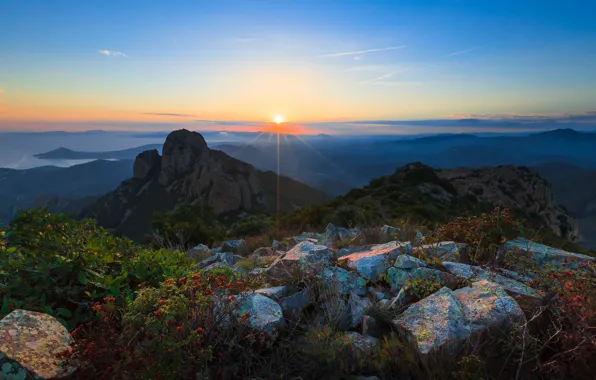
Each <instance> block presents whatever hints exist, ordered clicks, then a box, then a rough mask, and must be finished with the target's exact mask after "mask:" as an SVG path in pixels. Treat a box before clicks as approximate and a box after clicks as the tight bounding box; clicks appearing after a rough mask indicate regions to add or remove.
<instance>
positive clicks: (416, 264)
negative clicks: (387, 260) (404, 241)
mask: <svg viewBox="0 0 596 380" xmlns="http://www.w3.org/2000/svg"><path fill="white" fill-rule="evenodd" d="M393 266H394V267H396V268H399V269H416V268H424V267H426V263H425V262H424V261H422V260H420V259H418V258H416V257H414V256H410V255H400V256H398V257H397V258H396V259H395V263H394V264H393Z"/></svg>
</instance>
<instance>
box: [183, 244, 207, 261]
mask: <svg viewBox="0 0 596 380" xmlns="http://www.w3.org/2000/svg"><path fill="white" fill-rule="evenodd" d="M210 253H211V252H210V250H209V247H207V246H206V245H205V244H199V245H197V246H195V247H193V248H191V249H190V250H188V252H186V257H188V258H189V259H192V260H197V259H200V258H203V257H205V256H207V255H209V254H210Z"/></svg>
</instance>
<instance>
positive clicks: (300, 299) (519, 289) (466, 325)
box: [0, 225, 594, 379]
mask: <svg viewBox="0 0 596 380" xmlns="http://www.w3.org/2000/svg"><path fill="white" fill-rule="evenodd" d="M380 231H382V233H383V234H384V235H385V236H384V239H385V240H386V241H387V243H383V244H368V245H367V244H362V243H363V242H362V234H361V231H360V230H358V229H356V228H355V229H345V228H337V227H334V226H333V225H329V226H327V228H326V230H325V231H324V232H323V233H311V232H305V233H303V234H302V235H300V236H294V237H291V238H288V239H285V240H284V241H281V242H277V241H275V242H274V243H273V244H272V246H271V247H263V248H259V249H257V250H256V251H254V252H252V253H251V252H249V251H248V248H247V246H246V243H245V242H244V241H243V240H231V241H227V242H225V243H224V244H223V245H222V246H221V247H216V248H210V247H207V246H204V245H199V246H197V247H195V248H193V249H191V250H190V251H188V252H187V255H188V256H190V257H193V258H195V259H196V261H197V268H196V269H197V271H199V270H200V271H204V272H206V273H208V272H209V271H212V270H214V269H217V268H222V267H230V268H233V270H234V271H237V272H239V273H243V275H246V276H256V277H260V278H262V279H263V280H264V283H265V286H263V287H262V288H260V289H257V290H254V291H248V292H245V293H242V294H241V295H240V296H239V297H238V299H237V303H236V304H235V310H234V315H237V316H243V317H246V315H249V316H250V318H249V320H248V324H249V326H250V327H251V328H252V329H254V330H256V331H260V332H263V333H264V334H266V335H267V336H268V337H269V341H270V342H274V341H275V339H276V338H277V336H278V333H279V332H280V331H281V330H282V329H284V328H287V327H288V326H292V325H296V324H298V323H300V320H301V318H303V317H304V316H305V315H309V316H310V317H309V319H308V320H309V321H311V323H316V321H320V322H321V324H325V322H329V320H330V319H332V320H334V321H336V322H337V325H338V326H340V328H341V329H342V330H344V331H345V332H346V334H345V336H346V337H347V339H348V340H349V341H350V342H349V343H350V345H351V346H352V347H353V349H354V350H357V351H358V350H360V351H362V352H366V351H367V350H368V349H372V348H373V347H374V346H375V345H377V344H378V342H379V341H380V340H381V339H383V337H384V336H385V334H387V333H388V329H387V326H386V322H387V321H386V319H387V317H385V318H381V317H379V315H384V316H390V318H389V319H390V321H389V322H390V325H391V328H390V330H392V329H395V330H397V331H398V332H399V333H400V334H403V336H405V337H407V339H408V341H409V342H411V343H412V345H413V347H415V348H416V350H417V351H418V353H419V354H420V355H422V356H425V355H431V354H433V353H436V352H446V353H449V352H455V351H457V350H458V349H459V348H460V347H461V346H462V345H463V344H465V343H466V342H470V341H474V340H475V339H480V337H482V336H483V333H485V332H487V331H493V330H503V329H507V328H512V327H513V326H520V325H524V323H525V322H526V321H527V320H528V318H530V317H531V316H532V310H534V308H535V307H536V306H539V305H541V304H542V301H543V300H542V297H543V295H542V294H541V293H539V292H538V291H537V290H536V289H534V288H533V287H532V284H533V280H535V278H533V274H532V272H529V273H523V274H521V273H516V272H514V271H512V270H510V269H505V268H504V267H503V263H504V262H505V261H506V260H507V257H508V255H511V254H512V253H514V254H515V255H517V256H518V257H520V255H521V256H523V257H524V258H525V259H529V260H530V261H531V262H532V263H533V265H535V266H536V267H537V268H547V267H561V268H562V267H565V268H567V269H570V270H576V269H578V268H580V267H582V266H586V265H591V264H593V263H594V258H592V257H589V256H585V255H581V254H576V253H571V252H566V251H562V250H559V249H555V248H551V247H548V246H544V245H541V244H537V243H533V242H531V241H529V240H525V239H516V240H511V241H507V242H505V243H503V244H502V245H501V246H500V248H499V251H498V255H497V257H496V258H495V259H496V261H495V262H496V264H495V265H493V266H492V267H484V268H481V267H479V266H473V265H470V264H469V263H468V259H467V258H468V254H467V246H466V245H465V244H461V243H457V242H450V241H443V242H438V243H433V244H426V243H425V241H424V237H423V236H422V234H417V236H416V238H415V239H414V241H407V242H400V241H395V240H392V238H393V237H394V236H396V232H398V231H397V230H396V229H395V228H393V227H390V226H384V227H383V228H381V229H380ZM338 241H342V242H346V241H347V242H351V244H344V245H345V247H343V248H341V249H339V248H338V247H337V243H338ZM312 321H315V322H312ZM71 343H72V342H71V337H70V335H69V334H68V331H67V330H66V329H64V327H62V325H61V324H60V323H59V322H58V321H56V320H55V319H54V318H53V317H50V316H48V315H44V314H41V313H35V312H29V311H24V310H15V311H13V312H12V313H10V314H8V315H7V316H6V317H5V318H4V319H2V321H0V353H1V357H0V363H4V364H2V374H3V375H2V379H5V378H6V379H25V378H26V377H25V375H26V373H25V371H24V370H22V368H26V369H27V370H28V371H30V372H31V373H34V374H35V375H36V376H38V377H37V378H42V379H52V378H59V377H64V376H68V375H69V374H71V373H72V372H73V370H74V368H70V367H68V366H67V364H65V363H64V362H63V361H61V359H59V358H57V356H56V354H57V353H58V352H64V351H65V350H66V351H68V347H69V345H70V344H71ZM371 376H373V377H370V379H374V378H375V377H374V374H372V375H371Z"/></svg>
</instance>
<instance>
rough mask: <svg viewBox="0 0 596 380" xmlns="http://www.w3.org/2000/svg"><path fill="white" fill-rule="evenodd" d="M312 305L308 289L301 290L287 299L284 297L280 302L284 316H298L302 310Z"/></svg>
mask: <svg viewBox="0 0 596 380" xmlns="http://www.w3.org/2000/svg"><path fill="white" fill-rule="evenodd" d="M311 304H312V297H311V294H310V291H309V290H308V289H302V290H301V291H299V292H298V293H295V294H293V295H291V296H289V297H284V298H283V299H282V300H281V302H280V305H281V309H282V311H283V314H284V315H286V316H289V317H291V316H298V315H300V313H301V312H302V310H304V309H306V308H307V307H309V306H310V305H311Z"/></svg>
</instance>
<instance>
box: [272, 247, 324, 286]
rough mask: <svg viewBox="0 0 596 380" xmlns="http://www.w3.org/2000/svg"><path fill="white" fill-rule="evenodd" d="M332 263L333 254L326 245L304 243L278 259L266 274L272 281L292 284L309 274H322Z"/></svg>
mask: <svg viewBox="0 0 596 380" xmlns="http://www.w3.org/2000/svg"><path fill="white" fill-rule="evenodd" d="M330 262H331V252H330V251H329V248H327V247H325V246H324V245H317V244H314V243H312V242H310V241H303V242H302V243H300V244H298V245H297V246H295V247H294V248H292V249H291V250H289V251H288V252H287V253H286V254H285V255H283V256H281V257H279V258H278V259H276V260H275V261H274V262H273V263H271V265H270V266H269V267H268V268H267V271H266V272H265V273H266V275H267V277H268V278H269V279H270V281H273V282H276V283H282V284H283V283H287V282H292V281H294V280H296V279H297V278H298V276H301V275H302V274H304V273H306V272H308V273H311V274H317V273H320V272H321V271H322V270H323V268H324V267H326V266H328V265H329V263H330Z"/></svg>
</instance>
